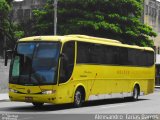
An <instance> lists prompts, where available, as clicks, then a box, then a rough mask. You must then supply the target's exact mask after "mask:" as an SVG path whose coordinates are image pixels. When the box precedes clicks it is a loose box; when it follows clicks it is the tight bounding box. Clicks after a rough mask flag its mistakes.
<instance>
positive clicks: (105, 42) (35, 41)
mask: <svg viewBox="0 0 160 120" xmlns="http://www.w3.org/2000/svg"><path fill="white" fill-rule="evenodd" d="M12 56H13V58H12V61H11V65H10V75H9V98H10V100H11V101H22V102H29V103H33V105H34V106H36V107H39V106H42V105H43V104H44V103H53V104H63V103H73V104H74V105H75V107H80V106H81V105H82V103H83V102H85V101H91V100H100V99H107V98H117V97H120V98H126V97H128V98H132V99H134V100H137V99H138V96H140V95H147V94H149V93H153V91H154V84H155V65H154V50H153V49H152V48H149V47H139V46H135V45H127V44H122V43H121V42H119V41H117V40H111V39H105V38H98V37H91V36H85V35H65V36H34V37H27V38H22V39H20V40H18V42H17V45H16V47H15V50H14V51H12ZM5 61H6V63H7V58H6V60H5Z"/></svg>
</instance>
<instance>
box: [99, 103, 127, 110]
mask: <svg viewBox="0 0 160 120" xmlns="http://www.w3.org/2000/svg"><path fill="white" fill-rule="evenodd" d="M126 105H127V104H121V105H113V106H106V107H101V108H103V109H108V108H115V107H121V106H126Z"/></svg>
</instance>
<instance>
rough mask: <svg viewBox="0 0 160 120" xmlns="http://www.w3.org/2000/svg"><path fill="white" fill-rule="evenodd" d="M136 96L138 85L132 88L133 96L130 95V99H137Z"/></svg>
mask: <svg viewBox="0 0 160 120" xmlns="http://www.w3.org/2000/svg"><path fill="white" fill-rule="evenodd" d="M138 97H139V88H138V86H137V85H136V86H135V87H134V89H133V96H132V99H133V100H138Z"/></svg>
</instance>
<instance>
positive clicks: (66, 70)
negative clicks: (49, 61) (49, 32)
mask: <svg viewBox="0 0 160 120" xmlns="http://www.w3.org/2000/svg"><path fill="white" fill-rule="evenodd" d="M74 58H75V42H74V41H71V42H67V43H65V44H64V46H63V50H62V56H61V63H60V80H59V83H64V82H67V81H68V80H69V78H70V77H71V75H72V72H73V67H74Z"/></svg>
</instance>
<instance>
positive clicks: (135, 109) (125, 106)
mask: <svg viewBox="0 0 160 120" xmlns="http://www.w3.org/2000/svg"><path fill="white" fill-rule="evenodd" d="M0 112H13V113H19V112H21V113H33V112H34V113H39V114H41V113H46V114H50V113H54V114H59V113H61V114H79V113H81V114H86V113H88V114H98V113H99V114H101V113H111V114H114V113H117V114H121V113H131V114H132V113H135V114H143V113H148V114H149V113H152V114H158V113H160V90H159V89H156V90H155V92H154V93H153V94H150V95H146V96H141V97H140V99H139V100H138V101H136V102H133V101H129V100H124V99H108V100H102V101H94V102H88V103H86V104H85V105H84V106H83V107H81V108H73V107H72V105H68V104H67V105H50V104H46V105H45V106H44V107H43V108H40V109H37V108H34V107H33V106H32V104H30V103H23V102H10V101H8V100H7V101H5V100H3V101H0Z"/></svg>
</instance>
